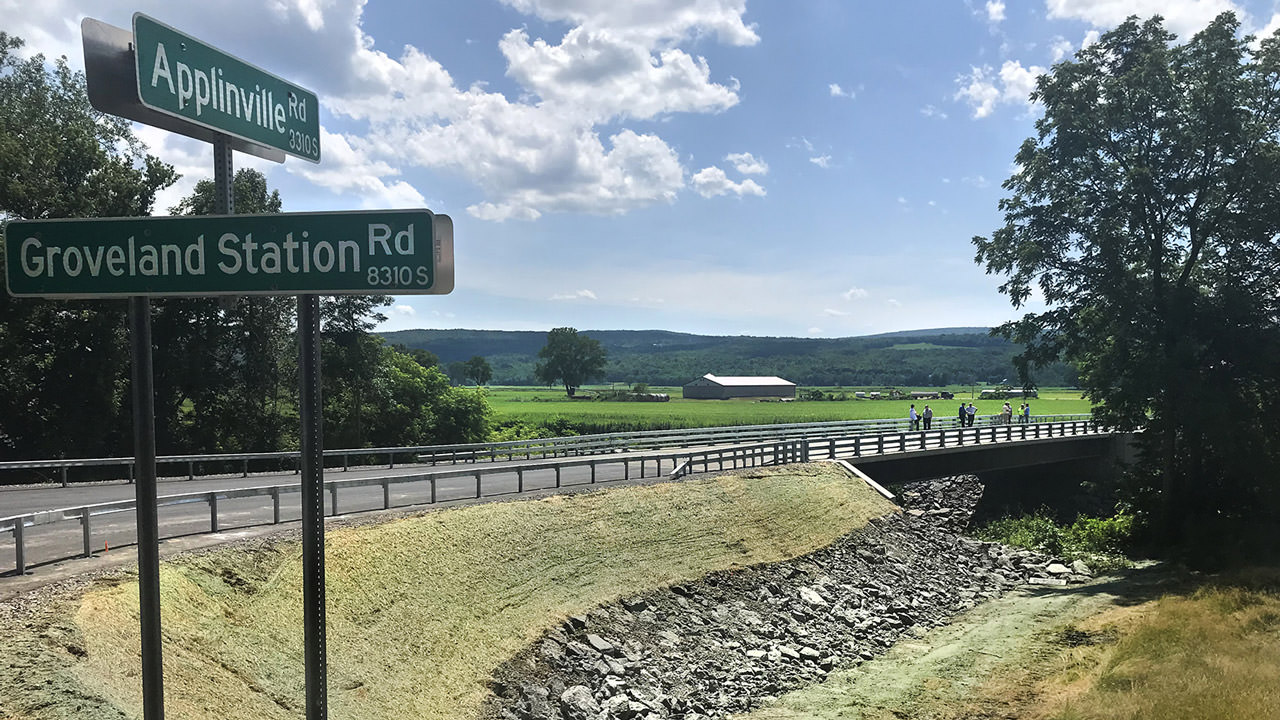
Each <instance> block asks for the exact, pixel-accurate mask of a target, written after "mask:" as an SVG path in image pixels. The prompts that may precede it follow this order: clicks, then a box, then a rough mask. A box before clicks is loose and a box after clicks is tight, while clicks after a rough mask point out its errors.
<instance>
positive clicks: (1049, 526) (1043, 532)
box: [977, 508, 1133, 570]
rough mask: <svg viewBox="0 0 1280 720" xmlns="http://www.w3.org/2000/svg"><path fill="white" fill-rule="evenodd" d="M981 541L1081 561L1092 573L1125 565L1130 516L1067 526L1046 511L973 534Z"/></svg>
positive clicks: (1129, 543) (995, 523) (1083, 519)
mask: <svg viewBox="0 0 1280 720" xmlns="http://www.w3.org/2000/svg"><path fill="white" fill-rule="evenodd" d="M977 536H978V537H979V538H981V539H983V540H988V541H992V542H999V543H1004V544H1005V545H1012V546H1014V547H1020V548H1026V549H1027V550H1034V551H1036V552H1042V553H1045V554H1048V555H1055V556H1058V557H1061V558H1063V559H1065V560H1068V561H1071V560H1083V561H1084V562H1085V564H1087V565H1088V566H1089V567H1091V568H1092V569H1094V570H1111V569H1115V568H1120V567H1126V566H1128V565H1129V560H1128V558H1127V557H1126V553H1127V552H1128V551H1129V550H1130V549H1131V548H1132V540H1133V516H1132V515H1129V514H1127V513H1123V512H1120V513H1116V515H1114V516H1113V517H1108V518H1095V517H1089V516H1087V515H1080V516H1078V517H1076V519H1075V522H1073V523H1071V524H1070V525H1066V526H1060V525H1058V524H1057V523H1056V522H1054V520H1053V517H1052V515H1050V513H1049V511H1048V510H1046V509H1043V508H1042V509H1040V510H1037V511H1036V512H1035V513H1032V514H1030V515H1023V516H1021V517H1005V518H1001V519H999V520H996V521H993V522H991V523H988V524H987V525H985V526H983V527H981V528H979V529H978V531H977Z"/></svg>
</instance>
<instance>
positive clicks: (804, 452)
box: [800, 440, 809, 462]
mask: <svg viewBox="0 0 1280 720" xmlns="http://www.w3.org/2000/svg"><path fill="white" fill-rule="evenodd" d="M800 457H801V460H800V462H809V441H808V440H801V441H800Z"/></svg>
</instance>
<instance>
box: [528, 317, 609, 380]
mask: <svg viewBox="0 0 1280 720" xmlns="http://www.w3.org/2000/svg"><path fill="white" fill-rule="evenodd" d="M538 358H539V360H538V364H537V366H536V367H535V368H534V375H535V376H536V377H537V378H538V381H539V382H542V383H546V384H547V386H551V385H554V384H555V383H556V382H560V383H561V384H562V385H564V390H565V393H567V394H568V395H569V397H573V394H574V393H575V392H576V391H577V389H578V388H579V387H581V386H582V384H583V383H586V382H590V381H591V380H593V379H595V378H598V377H600V376H601V375H603V374H604V365H605V361H606V360H607V359H608V356H607V353H605V351H604V348H603V347H601V345H600V341H598V340H595V339H592V338H589V337H587V336H586V335H579V334H578V331H577V330H575V329H574V328H571V327H560V328H555V329H554V330H552V331H551V332H549V333H547V344H546V345H545V346H544V347H543V348H542V349H541V350H539V351H538Z"/></svg>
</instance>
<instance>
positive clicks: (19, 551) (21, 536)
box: [0, 440, 807, 574]
mask: <svg viewBox="0 0 1280 720" xmlns="http://www.w3.org/2000/svg"><path fill="white" fill-rule="evenodd" d="M805 459H807V455H806V449H805V441H803V440H779V441H775V442H768V443H759V444H753V445H737V446H733V447H725V448H712V449H704V450H698V451H693V452H654V453H647V454H636V453H625V454H617V455H612V456H593V457H588V458H583V459H574V460H568V459H566V460H557V461H553V462H546V461H540V462H536V463H529V464H525V465H517V466H511V465H503V466H488V467H475V468H471V469H467V470H434V471H430V472H425V473H420V474H415V475H398V476H385V477H376V478H351V479H346V480H328V481H325V483H324V485H325V490H326V491H327V492H328V494H329V515H331V516H332V515H338V514H340V512H339V504H338V498H339V490H343V489H346V490H352V489H355V488H361V487H371V486H381V488H382V508H381V509H383V510H388V509H391V508H392V507H399V506H396V505H393V504H392V502H391V487H392V486H393V485H401V484H407V483H428V484H429V488H430V501H429V502H428V503H426V504H435V503H436V502H437V501H438V498H437V484H438V483H439V482H440V481H441V480H447V479H451V478H461V477H474V478H475V493H474V495H473V497H474V498H481V497H498V496H501V495H509V494H521V493H524V492H526V490H525V475H526V474H527V473H534V472H552V473H554V475H555V487H556V488H560V487H562V486H563V485H562V481H561V472H562V470H564V469H565V468H570V467H588V468H590V475H589V479H588V480H587V482H586V483H577V484H591V485H594V484H596V483H597V477H596V475H597V469H598V468H599V467H600V466H602V465H621V466H622V478H621V479H622V480H624V481H625V480H630V479H631V476H632V470H633V468H638V470H639V475H638V477H640V478H645V477H648V476H647V475H646V472H647V470H648V468H649V466H650V463H652V467H653V473H652V475H650V476H658V475H661V474H662V472H663V466H664V465H666V464H668V463H669V464H670V468H671V470H670V472H669V473H668V475H669V476H670V477H680V476H683V475H685V474H688V472H690V471H691V470H692V469H693V468H696V467H701V468H702V470H703V471H704V472H706V471H709V470H711V469H712V468H713V467H714V468H715V469H717V470H725V469H735V468H740V467H754V466H760V465H774V464H780V463H786V462H803V461H804V460H805ZM512 473H515V475H516V489H515V490H513V491H507V492H497V493H488V494H486V493H485V492H484V476H485V475H486V474H495V475H496V474H503V475H510V474H512ZM603 482H611V481H603ZM300 491H301V486H299V485H297V484H289V485H264V486H259V487H243V488H232V489H226V490H215V491H209V492H198V493H178V494H173V495H164V496H161V497H159V498H157V499H156V504H157V507H172V506H177V505H186V504H190V503H201V502H203V503H206V504H207V505H208V508H209V530H208V532H219V531H220V530H221V529H222V524H221V522H220V520H219V514H218V503H219V501H220V500H233V499H238V498H247V497H263V496H270V497H271V500H272V508H273V511H272V522H271V524H279V523H280V521H281V520H280V518H281V514H280V498H281V496H283V495H287V494H289V493H296V492H300ZM418 504H421V503H413V504H412V505H418ZM134 507H135V506H134V501H133V500H118V501H114V502H106V503H96V504H92V505H83V506H79V507H70V508H61V509H57V510H44V511H40V512H34V513H27V514H24V515H15V516H11V517H3V518H0V532H11V533H12V534H13V539H14V569H15V571H16V572H17V573H18V574H23V573H25V572H26V571H27V568H28V567H30V565H31V564H32V563H29V562H28V560H27V557H26V555H27V548H26V538H25V532H26V529H27V528H31V527H38V526H43V525H53V524H56V523H61V522H78V523H79V525H80V529H81V533H82V545H83V551H82V553H81V555H80V556H81V557H92V556H93V553H94V548H95V547H97V544H96V543H95V542H94V539H93V522H94V519H95V518H99V519H100V518H102V517H104V516H108V515H113V514H116V513H121V512H130V511H133V510H134ZM257 524H264V523H257ZM183 534H188V533H183ZM161 537H162V538H164V537H174V535H161ZM56 559H65V558H55V560H56ZM47 561H49V562H51V561H52V560H47Z"/></svg>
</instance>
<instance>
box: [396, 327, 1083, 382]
mask: <svg viewBox="0 0 1280 720" xmlns="http://www.w3.org/2000/svg"><path fill="white" fill-rule="evenodd" d="M581 332H582V333H583V334H585V335H588V336H590V337H593V338H595V339H596V340H599V341H600V344H601V345H603V346H604V348H605V350H607V351H608V353H609V362H608V365H607V366H606V368H605V378H604V380H605V381H606V382H625V383H638V382H643V383H648V384H650V385H683V384H685V383H687V382H689V381H690V380H693V379H694V378H697V377H700V376H701V375H703V374H705V373H715V374H716V375H778V376H781V377H784V378H786V379H788V380H791V381H792V382H795V383H798V384H800V385H811V386H812V385H913V386H929V385H948V384H952V383H970V382H991V383H999V382H1002V381H1004V380H1006V379H1007V380H1009V381H1010V382H1012V383H1015V384H1016V382H1017V370H1016V369H1015V368H1014V366H1013V362H1012V358H1013V356H1014V354H1016V352H1017V351H1018V347H1017V346H1015V345H1013V344H1012V343H1009V342H1008V341H1006V340H1004V339H1002V338H993V337H991V336H990V335H989V330H988V329H987V328H938V329H931V330H909V331H903V332H893V333H883V334H880V335H867V336H863V337H851V338H794V337H746V336H716V335H692V334H689V333H677V332H669V331H665V330H583V331H581ZM380 335H381V336H382V337H384V338H386V340H387V342H389V343H391V344H393V345H404V346H406V347H411V348H424V349H426V350H430V351H431V352H433V353H435V354H436V355H437V356H438V357H439V358H440V360H441V362H443V363H445V364H448V363H451V362H456V361H461V360H466V359H468V358H470V357H472V356H475V355H480V356H482V357H484V358H485V359H487V360H488V361H489V365H490V366H491V367H492V368H493V380H492V382H493V383H494V384H496V385H536V384H538V383H537V381H536V380H535V379H534V377H533V368H534V364H535V363H536V362H537V354H538V350H540V349H541V348H542V346H543V345H544V344H546V339H547V334H546V333H545V332H537V331H508V330H400V331H396V332H387V333H380ZM1036 380H1037V382H1038V383H1040V384H1042V385H1065V384H1072V383H1071V382H1070V380H1071V378H1069V377H1068V369H1067V368H1066V367H1065V366H1058V367H1053V368H1048V369H1046V371H1044V372H1042V373H1040V375H1039V376H1037V378H1036Z"/></svg>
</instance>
